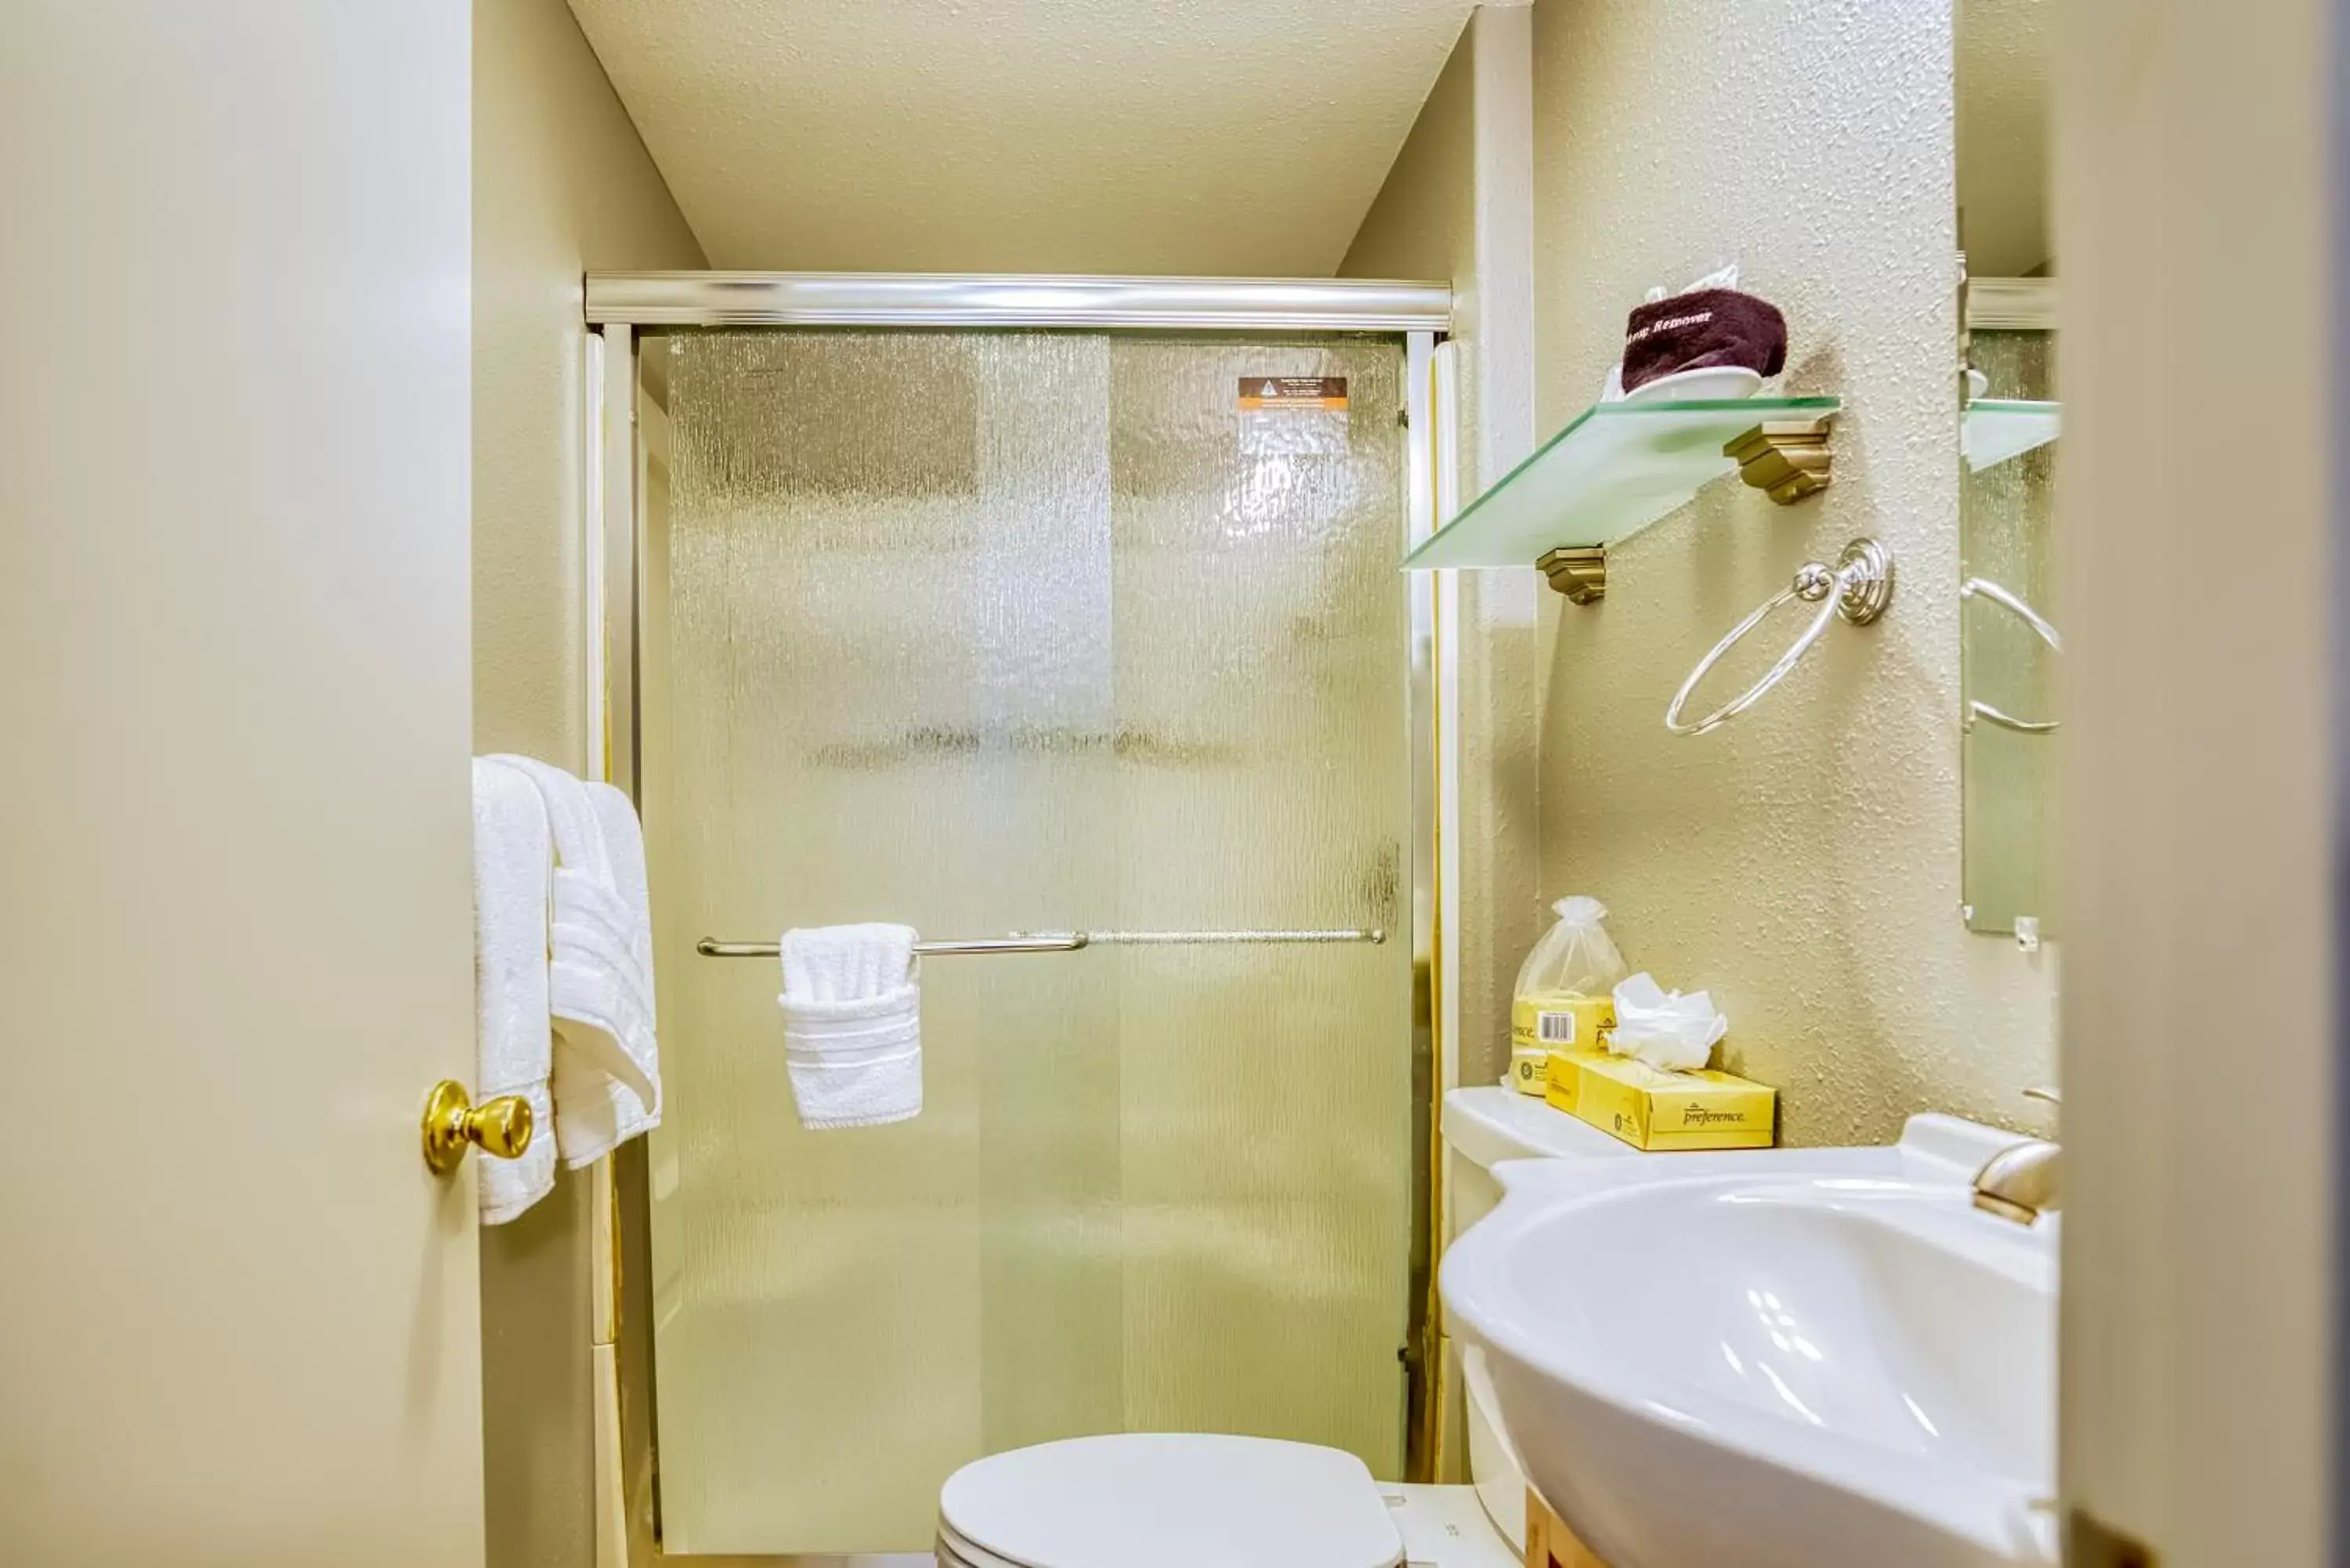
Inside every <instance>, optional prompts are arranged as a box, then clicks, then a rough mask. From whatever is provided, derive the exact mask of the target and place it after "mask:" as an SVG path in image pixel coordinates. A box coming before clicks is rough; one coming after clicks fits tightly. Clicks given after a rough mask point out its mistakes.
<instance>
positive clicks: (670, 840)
mask: <svg viewBox="0 0 2350 1568" xmlns="http://www.w3.org/2000/svg"><path fill="white" fill-rule="evenodd" d="M675 341H676V344H677V347H676V348H675V349H674V351H673V352H674V356H675V358H674V360H673V363H672V366H671V369H672V377H671V421H672V424H673V431H674V433H673V452H674V455H673V459H672V464H671V511H670V517H669V523H668V527H667V530H666V532H665V533H664V534H662V535H661V536H659V537H656V538H654V539H652V540H650V541H649V542H648V545H649V548H648V551H647V556H648V581H649V584H650V585H651V587H652V588H653V590H654V591H655V593H656V594H657V595H658V596H659V597H660V600H661V602H660V603H659V604H657V605H655V606H652V607H650V613H649V615H648V618H647V623H646V624H647V636H648V639H649V640H650V642H652V643H653V644H655V645H656V646H650V647H648V649H646V654H645V659H644V660H643V669H644V672H645V679H646V680H647V684H648V690H647V691H646V693H645V701H644V712H645V730H644V737H645V745H646V748H647V756H646V759H645V761H646V765H645V770H644V788H645V792H646V807H647V815H648V826H649V829H650V835H651V843H652V852H653V856H654V860H655V866H654V879H655V888H654V896H655V903H656V914H657V917H658V924H659V927H660V930H659V940H660V944H661V953H660V961H661V964H662V972H661V981H662V984H661V991H660V1002H661V1006H662V1028H663V1031H664V1033H663V1041H662V1050H663V1056H662V1060H663V1064H664V1065H665V1067H666V1068H667V1070H668V1073H669V1085H668V1089H669V1097H668V1111H667V1122H666V1125H665V1126H664V1127H662V1128H661V1130H660V1133H659V1134H658V1135H657V1137H656V1139H655V1143H654V1147H653V1151H652V1155H653V1158H652V1208H653V1253H654V1288H655V1295H656V1302H657V1306H656V1314H655V1317H656V1323H655V1337H656V1344H657V1349H658V1357H657V1359H658V1368H657V1370H658V1375H659V1396H658V1397H659V1406H660V1407H659V1432H660V1450H661V1499H662V1523H663V1529H664V1532H665V1535H666V1539H667V1542H668V1545H669V1548H670V1550H671V1551H673V1552H764V1553H778V1552H851V1551H868V1552H870V1551H883V1550H891V1551H919V1550H922V1549H924V1548H925V1547H926V1546H927V1544H928V1542H929V1541H930V1539H931V1529H932V1522H933V1519H934V1515H935V1504H936V1499H937V1492H938V1488H939V1485H940V1483H941V1481H942V1480H944V1479H945V1478H946V1476H947V1475H948V1474H949V1473H950V1472H951V1471H952V1470H953V1469H955V1468H956V1467H957V1466H959V1465H961V1464H963V1463H965V1462H967V1461H969V1460H971V1459H975V1458H978V1457H980V1456H981V1455H983V1454H986V1453H990V1452H993V1451H996V1450H999V1449H1006V1448H1012V1447H1017V1446H1020V1445H1022V1444H1026V1443H1034V1442H1039V1441H1044V1440H1046V1439H1049V1438H1058V1437H1066V1436H1073V1435H1078V1434H1083V1433H1089V1432H1103V1431H1117V1430H1121V1429H1139V1428H1203V1429H1215V1430H1227V1431H1239V1432H1258V1433H1264V1434H1268V1435H1274V1436H1282V1437H1291V1438H1303V1439H1307V1440H1312V1441H1318V1442H1326V1443H1333V1444H1336V1445H1338V1446H1341V1447H1345V1448H1348V1449H1353V1450H1355V1451H1357V1452H1358V1453H1360V1454H1362V1455H1363V1456H1364V1458H1365V1459H1367V1460H1369V1461H1370V1462H1371V1463H1372V1464H1373V1466H1374V1467H1375V1468H1376V1469H1379V1470H1380V1471H1381V1472H1382V1473H1388V1474H1392V1473H1393V1472H1394V1470H1395V1469H1396V1467H1397V1465H1398V1463H1399V1457H1400V1451H1401V1426H1402V1418H1401V1410H1402V1384H1401V1379H1400V1376H1399V1366H1398V1364H1397V1361H1396V1351H1397V1348H1398V1346H1399V1345H1400V1344H1401V1343H1402V1339H1403V1334H1404V1324H1405V1315H1406V1294H1407V1288H1406V1286H1407V1270H1408V1266H1409V1213H1410V1176H1411V1170H1412V1150H1411V1147H1410V1127H1411V1099H1410V1096H1411V1085H1410V1067H1409V1050H1408V1012H1409V995H1410V985H1411V975H1410V963H1409V942H1407V941H1404V940H1395V941H1391V942H1389V943H1388V944H1387V945H1385V946H1383V947H1370V946H1345V947H1298V948H1273V947H1250V948H1238V949H1232V948H1129V949H1120V948H1111V947H1102V948H1097V949H1094V950H1088V951H1086V952H1082V953H1074V954H1064V955H1051V956H1029V957H962V958H935V959H931V960H928V961H925V962H924V965H923V971H922V985H923V1039H924V1045H925V1051H926V1056H927V1081H926V1089H927V1107H926V1110H925V1112H924V1114H923V1116H921V1117H920V1118H919V1119H918V1120H916V1121H913V1122H910V1123H906V1124H903V1125H900V1126H898V1127H882V1128H873V1129H861V1130H853V1131H838V1132H825V1133H811V1132H807V1131H805V1130H804V1129H802V1128H801V1127H799V1125H798V1123H797V1121H796V1119H795V1116H794V1115H793V1109H792V1101H791V1094H790V1087H789V1084H788V1080H787V1078H786V1075H785V1071H784V1065H783V1059H782V1037H781V1030H780V1025H779V1023H778V1020H777V1017H776V1012H775V992H776V990H777V989H778V975H777V973H776V971H775V966H774V964H773V963H772V962H768V961H748V960H743V961H716V960H707V959H701V958H698V957H696V956H695V955H694V954H693V951H692V944H693V942H694V940H695V939H696V938H697V937H700V936H702V935H717V936H721V937H734V938H741V939H754V940H755V939H767V938H771V937H772V935H773V934H774V933H775V932H776V931H779V930H780V929H782V928H783V927H785V926H786V925H794V924H803V925H804V924H816V923H823V922H827V921H834V920H850V919H895V920H904V921H906V922H908V923H910V924H912V925H914V926H915V927H917V928H918V929H920V930H921V931H923V932H924V933H925V934H927V935H931V936H945V937H952V936H988V935H995V934H1001V933H1003V932H1007V931H1011V930H1015V929H1070V928H1078V929H1084V928H1093V929H1235V928H1245V929H1260V928H1268V927H1352V926H1364V927H1369V926H1384V927H1390V928H1391V927H1393V926H1394V925H1395V924H1396V922H1397V919H1398V918H1399V911H1400V909H1401V908H1402V905H1403V901H1404V900H1403V898H1402V897H1401V893H1400V889H1399V887H1398V879H1399V870H1398V867H1399V864H1400V848H1401V842H1402V836H1403V832H1404V826H1405V822H1406V815H1407V809H1408V807H1407V797H1408V783H1409V775H1408V773H1407V767H1408V763H1407V761H1406V757H1405V742H1404V737H1405V728H1404V711H1403V693H1404V673H1405V672H1404V659H1405V652H1406V646H1405V640H1406V639H1405V625H1404V607H1405V601H1404V579H1403V578H1402V576H1400V574H1399V573H1398V572H1397V571H1396V565H1397V562H1398V560H1399V556H1400V554H1401V549H1400V543H1401V538H1402V531H1403V525H1402V497H1403V472H1402V442H1401V436H1400V432H1399V430H1398V429H1397V426H1396V410H1397V408H1398V407H1399V403H1400V397H1401V393H1400V385H1399V381H1400V371H1401V355H1400V351H1399V349H1398V348H1395V347H1394V346H1393V345H1389V344H1379V343H1371V342H1359V341H1331V342H1305V341H1297V340H1290V341H1284V342H1281V343H1278V344H1268V345H1260V346H1255V347H1245V346H1238V345H1234V344H1232V343H1230V342H1215V343H1185V342H1180V341H1170V340H1165V339H1113V338H1111V337H1107V336H1102V335H1091V334H1035V335H1014V334H987V333H960V334H928V333H846V332H844V333H795V334H786V333H744V334H712V335H693V336H687V337H680V338H678V339H676V340H675ZM1250 376H1255V377H1265V376H1273V377H1315V378H1345V379H1346V381H1347V407H1346V408H1345V409H1344V410H1334V409H1331V408H1328V407H1310V408H1308V407H1299V408H1297V409H1295V410H1288V409H1283V410H1271V411H1267V412H1259V413H1255V414H1253V415H1248V416H1243V414H1242V412H1241V411H1240V408H1239V393H1240V386H1241V379H1242V378H1243V377H1250ZM1325 401H1326V400H1325ZM656 753H658V754H656Z"/></svg>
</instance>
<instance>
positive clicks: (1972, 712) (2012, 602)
mask: <svg viewBox="0 0 2350 1568" xmlns="http://www.w3.org/2000/svg"><path fill="white" fill-rule="evenodd" d="M1959 597H1960V599H1973V598H1984V599H1989V600H1990V601H1991V603H1993V604H1995V605H1997V606H1999V607H2000V608H2002V609H2003V610H2006V611H2007V612H2008V613H2009V614H2011V615H2012V616H2014V617H2015V618H2017V619H2018V620H2020V621H2022V623H2023V624H2024V625H2026V626H2028V627H2030V628H2032V631H2033V636H2035V637H2037V638H2039V639H2040V640H2041V641H2043V642H2044V643H2046V644H2047V645H2048V650H2049V651H2050V652H2051V653H2062V652H2064V639H2063V638H2061V637H2059V636H2058V635H2056V628H2054V626H2052V625H2050V624H2049V622H2048V618H2047V617H2045V616H2043V615H2042V614H2041V613H2040V612H2039V611H2038V610H2036V609H2033V607H2032V606H2031V605H2030V604H2028V603H2026V602H2025V601H2024V597H2023V596H2022V594H2019V593H2017V592H2015V591H2014V590H2013V589H2012V588H2009V587H2004V586H2002V585H2001V584H1999V583H1996V582H1993V581H1992V580H1991V578H1989V577H1969V578H1968V579H1967V580H1966V581H1965V582H1963V583H1960V585H1959ZM1977 719H1988V720H1990V721H1991V722H1992V723H1994V724H1997V725H1998V726H1999V727H2000V728H2001V729H2002V730H2012V731H2014V732H2016V733H2017V734H2019V735H2052V734H2054V733H2055V732H2056V727H2057V725H2058V724H2059V723H2060V722H2062V721H2060V720H2056V719H2019V718H2017V717H2016V716H2015V715H2014V714H2012V713H2010V712H2006V711H2003V710H2002V709H1999V708H1994V707H1993V706H1991V704H1990V703H1988V702H1985V701H1981V699H1979V698H1971V697H1970V698H1969V699H1968V700H1967V716H1966V721H1965V722H1964V723H1963V724H1962V725H1960V728H1961V729H1967V730H1971V729H1973V728H1974V727H1975V721H1976V720H1977Z"/></svg>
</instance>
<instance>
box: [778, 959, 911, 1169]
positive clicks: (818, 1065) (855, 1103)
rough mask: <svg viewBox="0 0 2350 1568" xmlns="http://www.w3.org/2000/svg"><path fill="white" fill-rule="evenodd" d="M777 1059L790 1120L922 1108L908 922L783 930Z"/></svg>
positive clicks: (863, 1120)
mask: <svg viewBox="0 0 2350 1568" xmlns="http://www.w3.org/2000/svg"><path fill="white" fill-rule="evenodd" d="M783 950H784V992H783V995H782V996H780V997H778V998H777V999H776V1000H777V1002H780V1003H781V1004H782V1007H783V1010H784V1062H785V1066H786V1067H787V1068H788V1069H789V1070H790V1072H791V1077H792V1097H793V1099H794V1100H795V1101H796V1102H797V1103H798V1106H799V1113H800V1125H801V1126H803V1127H881V1126H885V1125H887V1124H888V1123H890V1122H902V1121H906V1120H909V1119H910V1118H911V1117H913V1116H920V1114H921V1110H922V993H921V988H920V984H919V982H918V981H917V978H916V975H915V971H914V932H913V929H912V928H910V927H908V926H889V925H861V926H822V927H817V928H815V929H807V930H799V929H794V930H788V931H785V933H784V940H783Z"/></svg>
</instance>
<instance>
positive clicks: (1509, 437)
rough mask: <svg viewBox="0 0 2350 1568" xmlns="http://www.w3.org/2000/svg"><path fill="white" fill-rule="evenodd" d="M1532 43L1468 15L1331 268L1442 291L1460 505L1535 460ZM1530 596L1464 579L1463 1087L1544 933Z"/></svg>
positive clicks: (1502, 1044) (1494, 1053) (1501, 578)
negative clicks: (1528, 457) (1527, 459)
mask: <svg viewBox="0 0 2350 1568" xmlns="http://www.w3.org/2000/svg"><path fill="white" fill-rule="evenodd" d="M1531 41H1532V13H1531V12H1530V11H1529V10H1527V9H1526V8H1524V7H1523V6H1483V7H1481V8H1480V9H1478V10H1477V11H1476V12H1475V13H1474V14H1472V15H1471V17H1470V19H1469V22H1468V24H1467V26H1465V27H1463V29H1462V30H1461V39H1460V42H1459V43H1458V44H1457V45H1455V46H1454V48H1453V52H1452V56H1451V59H1450V60H1449V61H1448V62H1447V63H1446V65H1445V67H1444V71H1443V74H1442V75H1441V76H1440V77H1439V78H1437V82H1436V86H1435V87H1434V88H1433V89H1431V90H1430V93H1429V95H1428V100H1427V102H1426V103H1425V104H1423V105H1422V106H1421V108H1420V111H1419V119H1418V120H1417V121H1415V123H1414V124H1413V126H1412V130H1411V134H1410V136H1409V138H1408V139H1407V140H1405V142H1404V145H1403V148H1402V150H1401V151H1399V152H1398V153H1397V155H1396V161H1395V164H1394V167H1393V168H1391V169H1390V170H1389V171H1388V178H1387V182H1386V183H1385V184H1384V185H1383V186H1382V187H1381V188H1380V190H1379V194H1378V200H1376V201H1375V202H1373V203H1372V204H1371V208H1370V211H1369V212H1368V213H1366V214H1365V215H1364V218H1363V223H1362V227H1361V228H1360V229H1359V230H1358V231H1357V233H1356V235H1355V241H1354V244H1353V245H1352V246H1350V247H1349V248H1348V250H1347V259H1346V262H1345V264H1344V265H1341V266H1340V268H1339V269H1338V271H1339V275H1340V276H1342V277H1408V278H1441V279H1445V280H1447V281H1449V282H1450V283H1451V285H1452V288H1453V334H1452V341H1453V344H1454V346H1455V352H1456V354H1457V355H1458V356H1459V369H1458V383H1457V384H1458V388H1459V392H1458V396H1459V401H1460V415H1461V432H1460V449H1461V495H1462V496H1463V498H1464V499H1465V498H1466V497H1469V496H1473V495H1474V494H1476V493H1477V490H1478V488H1479V487H1480V486H1481V485H1482V483H1485V481H1486V480H1488V479H1490V478H1492V477H1493V476H1495V475H1498V474H1502V473H1506V472H1509V470H1510V469H1511V468H1512V467H1513V465H1515V464H1516V463H1517V462H1519V461H1520V460H1521V459H1523V457H1524V456H1525V454H1526V453H1527V452H1529V451H1531V450H1532V449H1533V446H1534V319H1533V307H1534V295H1533V272H1534V255H1533V232H1532V227H1531V213H1532V207H1533V190H1532V181H1533V123H1532V112H1531V107H1530V99H1531V96H1532V86H1533V71H1532V66H1531V56H1530V48H1531ZM1537 581H1538V579H1537V578H1536V577H1535V576H1534V573H1533V572H1532V571H1531V570H1528V571H1525V572H1519V573H1478V572H1467V573H1463V574H1461V597H1460V606H1459V609H1460V615H1461V641H1460V666H1461V671H1460V673H1461V683H1460V691H1459V706H1460V711H1459V712H1458V713H1457V714H1456V715H1454V717H1455V719H1456V721H1457V722H1458V725H1459V728H1460V733H1461V888H1460V894H1461V904H1460V908H1461V921H1460V924H1461V933H1460V935H1461V974H1460V975H1459V976H1458V977H1457V981H1458V988H1459V992H1460V996H1461V1040H1460V1042H1459V1044H1460V1054H1459V1063H1458V1067H1457V1071H1456V1077H1455V1080H1454V1081H1457V1082H1461V1083H1492V1082H1493V1081H1494V1080H1495V1079H1497V1078H1499V1077H1500V1076H1501V1075H1502V1073H1503V1069H1504V1067H1506V1066H1507V1064H1508V1062H1509V1054H1510V1053H1509V1011H1510V999H1509V991H1510V982H1511V981H1512V979H1513V977H1514V976H1515V974H1516V971H1517V965H1518V962H1519V960H1520V959H1521V958H1523V956H1524V953H1525V950H1526V949H1527V948H1528V947H1529V946H1530V945H1532V943H1533V942H1534V940H1535V938H1536V937H1537V936H1539V935H1540V933H1541V929H1542V922H1541V920H1540V918H1539V916H1540V911H1541V907H1542V906H1541V901H1540V899H1539V898H1537V897H1536V894H1537V891H1538V888H1537V885H1536V881H1535V870H1536V866H1537V857H1536V853H1535V837H1536V829H1537V825H1538V822H1539V814H1538V811H1537V808H1536V795H1535V750H1536V741H1537V738H1538V727H1537V713H1538V711H1539V704H1540V696H1541V684H1540V680H1539V676H1540V671H1541V668H1542V663H1541V646H1540V630H1539V621H1538V618H1537V608H1536V598H1535V587H1536V583H1537Z"/></svg>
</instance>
